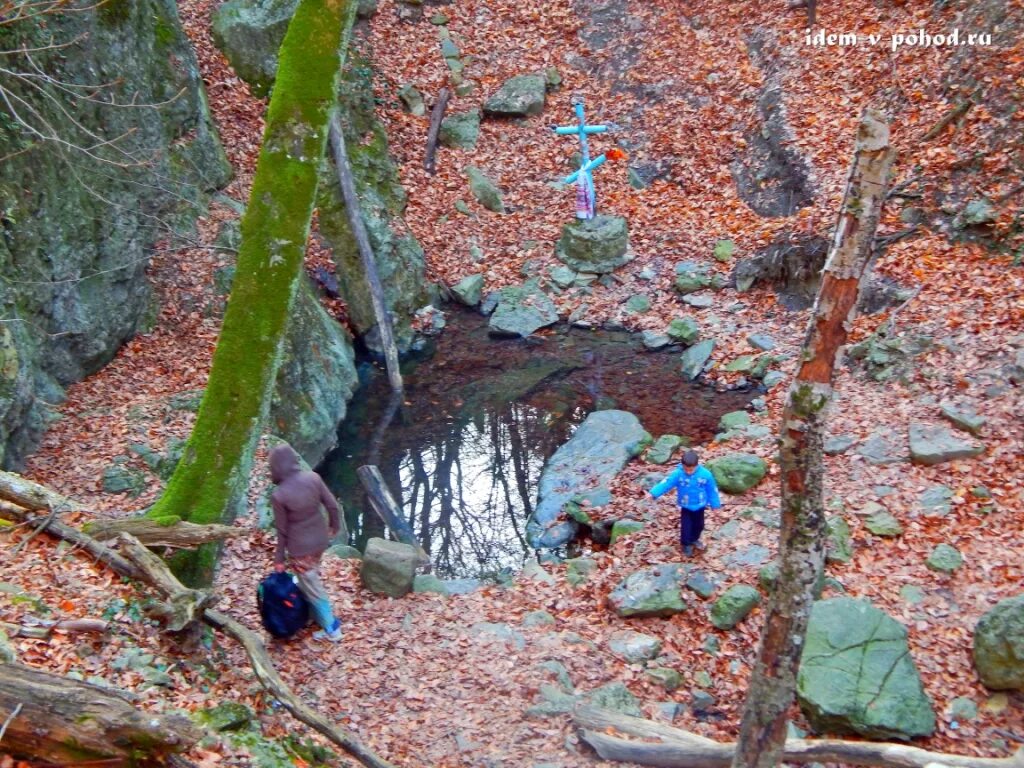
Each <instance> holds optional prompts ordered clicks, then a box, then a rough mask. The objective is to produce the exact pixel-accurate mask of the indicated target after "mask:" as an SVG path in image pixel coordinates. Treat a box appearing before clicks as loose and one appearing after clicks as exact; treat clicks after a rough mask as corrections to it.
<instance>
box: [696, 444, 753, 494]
mask: <svg viewBox="0 0 1024 768" xmlns="http://www.w3.org/2000/svg"><path fill="white" fill-rule="evenodd" d="M706 466H707V468H708V469H709V470H710V471H711V474H712V475H714V476H715V482H716V483H717V484H718V488H719V490H721V491H724V492H725V493H732V494H739V493H744V492H746V491H749V490H750V489H751V488H753V487H754V486H755V485H757V484H758V483H759V482H761V479H762V478H763V477H764V476H765V474H767V472H768V465H767V464H765V462H764V459H762V458H761V457H760V456H755V455H754V454H752V453H730V454H726V455H725V456H720V457H718V458H717V459H712V460H711V461H709V462H707V465H706Z"/></svg>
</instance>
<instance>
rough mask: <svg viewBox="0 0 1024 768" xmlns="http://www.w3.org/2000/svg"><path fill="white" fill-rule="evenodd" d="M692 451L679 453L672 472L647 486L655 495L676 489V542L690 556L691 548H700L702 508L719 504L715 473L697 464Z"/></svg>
mask: <svg viewBox="0 0 1024 768" xmlns="http://www.w3.org/2000/svg"><path fill="white" fill-rule="evenodd" d="M698 464H699V462H698V459H697V452H696V451H687V452H686V453H684V454H683V462H682V464H680V465H679V466H678V467H676V468H675V469H674V470H672V473H671V474H670V475H669V476H668V477H666V478H665V479H664V480H662V481H661V482H660V483H658V484H657V485H656V486H654V487H653V488H651V496H653V497H654V498H656V499H657V498H658V497H659V496H661V495H663V494H664V493H665V492H666V491H668V490H670V489H672V488H675V489H676V504H677V505H678V506H679V543H680V544H681V545H682V547H683V554H684V555H686V556H687V557H690V556H692V555H693V548H694V547H695V546H696V547H697V548H698V549H704V545H703V544H701V543H700V535H701V533H703V532H704V511H705V510H706V509H707V508H708V507H709V506H710V507H711V508H712V509H719V508H720V507H721V506H722V502H721V500H720V499H719V498H718V485H717V484H716V483H715V476H714V475H712V474H711V472H710V471H709V470H707V469H705V468H704V467H701V466H698Z"/></svg>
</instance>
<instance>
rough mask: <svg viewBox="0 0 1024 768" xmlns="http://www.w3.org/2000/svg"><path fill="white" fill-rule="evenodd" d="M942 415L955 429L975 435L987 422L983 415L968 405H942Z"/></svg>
mask: <svg viewBox="0 0 1024 768" xmlns="http://www.w3.org/2000/svg"><path fill="white" fill-rule="evenodd" d="M942 417H943V418H944V419H946V420H947V421H949V422H950V423H952V424H953V426H955V427H956V428H957V429H960V430H963V431H964V432H970V433H971V434H972V435H975V436H977V435H978V434H980V433H981V428H982V427H984V426H985V424H986V423H987V421H988V420H987V419H986V418H985V417H984V416H979V415H978V414H977V413H975V412H974V410H973V409H972V408H969V407H958V406H953V405H948V404H947V405H943V406H942Z"/></svg>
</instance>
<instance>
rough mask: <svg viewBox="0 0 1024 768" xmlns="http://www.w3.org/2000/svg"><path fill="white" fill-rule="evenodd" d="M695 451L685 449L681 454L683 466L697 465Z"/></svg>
mask: <svg viewBox="0 0 1024 768" xmlns="http://www.w3.org/2000/svg"><path fill="white" fill-rule="evenodd" d="M697 462H698V459H697V452H696V451H687V452H686V453H684V454H683V466H684V467H696V466H697Z"/></svg>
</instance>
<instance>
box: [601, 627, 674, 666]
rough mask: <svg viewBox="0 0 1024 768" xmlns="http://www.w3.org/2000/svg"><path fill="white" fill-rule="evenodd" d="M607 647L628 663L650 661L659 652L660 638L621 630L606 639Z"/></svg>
mask: <svg viewBox="0 0 1024 768" xmlns="http://www.w3.org/2000/svg"><path fill="white" fill-rule="evenodd" d="M608 648H609V649H611V652H612V653H614V654H615V655H616V656H619V657H621V658H623V659H625V660H626V661H628V662H630V663H636V662H640V661H650V660H651V659H653V658H654V657H656V656H657V655H658V654H659V653H661V640H659V639H658V638H656V637H654V636H652V635H645V634H643V633H642V632H633V631H632V630H622V631H620V632H614V633H612V636H611V637H610V638H609V639H608Z"/></svg>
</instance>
